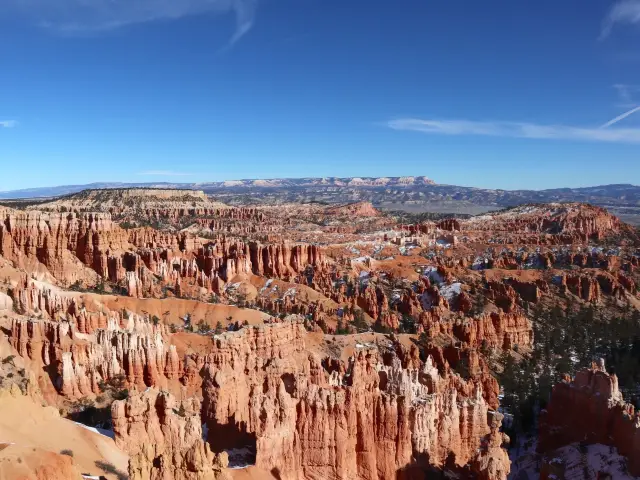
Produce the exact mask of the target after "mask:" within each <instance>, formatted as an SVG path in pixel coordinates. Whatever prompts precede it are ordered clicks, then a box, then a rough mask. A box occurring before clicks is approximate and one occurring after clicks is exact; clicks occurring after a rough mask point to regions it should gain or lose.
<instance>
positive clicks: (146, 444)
mask: <svg viewBox="0 0 640 480" xmlns="http://www.w3.org/2000/svg"><path fill="white" fill-rule="evenodd" d="M111 416H112V419H113V431H114V434H115V442H116V445H117V446H118V447H119V448H121V449H122V450H124V451H125V452H127V453H128V454H129V456H130V460H129V477H130V479H131V480H150V479H163V480H227V479H229V478H230V477H229V476H228V475H227V474H226V473H225V472H224V469H225V468H226V467H227V465H228V459H227V454H226V453H224V452H223V453H221V454H218V455H216V454H214V453H213V452H212V451H211V449H210V448H209V445H208V444H207V443H206V442H204V441H203V439H202V426H201V420H200V402H199V401H198V399H196V398H189V399H187V400H184V401H182V402H180V401H178V400H176V398H175V397H174V396H173V395H171V394H170V393H167V392H161V391H158V390H156V389H147V390H146V391H145V392H144V393H133V394H131V395H130V396H129V398H127V399H126V400H120V401H116V402H114V403H113V404H112V406H111Z"/></svg>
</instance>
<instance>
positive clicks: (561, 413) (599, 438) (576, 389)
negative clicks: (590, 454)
mask: <svg viewBox="0 0 640 480" xmlns="http://www.w3.org/2000/svg"><path fill="white" fill-rule="evenodd" d="M539 425H540V426H539V441H538V450H539V451H540V452H543V453H544V452H547V451H551V450H554V449H556V448H559V447H562V446H565V445H569V444H571V443H573V442H586V443H601V444H604V445H612V446H614V447H616V448H617V449H618V451H619V452H620V454H622V455H625V456H626V457H627V458H628V460H629V463H628V467H629V471H630V473H631V474H632V475H640V416H639V415H638V413H637V412H635V409H634V407H633V405H631V404H629V403H625V402H624V400H623V398H622V394H621V393H620V390H619V389H618V379H617V377H616V376H615V374H613V375H609V374H608V373H607V372H606V371H605V369H604V361H600V362H599V364H595V363H594V364H593V366H592V368H590V369H587V370H583V371H580V372H578V373H577V374H576V376H575V378H574V379H571V378H569V377H566V378H565V379H564V380H563V381H562V382H561V383H558V384H557V385H556V386H555V387H553V391H552V394H551V401H550V402H549V405H548V406H547V409H546V410H543V412H542V414H541V415H540V422H539Z"/></svg>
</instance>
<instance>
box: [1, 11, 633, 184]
mask: <svg viewBox="0 0 640 480" xmlns="http://www.w3.org/2000/svg"><path fill="white" fill-rule="evenodd" d="M0 31H1V32H2V48H1V49H0V167H1V173H0V190H9V189H17V188H26V187H37V186H49V185H60V184H77V183H88V182H94V181H135V182H141V181H150V182H156V181H172V182H173V181H184V182H198V181H214V180H223V179H236V178H273V177H299V176H400V175H426V176H429V177H431V178H433V179H434V180H436V181H437V182H439V183H448V184H459V185H471V186H478V187H488V188H552V187H559V186H586V185H596V184H604V183H635V184H640V163H639V162H640V112H635V113H630V114H629V115H628V116H626V117H625V118H618V117H619V116H621V115H623V114H625V113H628V112H632V111H633V109H634V108H635V107H637V106H638V105H640V0H623V1H618V2H616V1H606V0H587V1H585V0H562V1H558V0H539V1H536V2H506V1H498V0H495V1H491V0H489V1H485V2H478V1H475V0H474V1H470V0H469V1H462V0H459V1H456V0H451V1H446V2H443V1H439V2H436V1H433V0H406V1H405V0H395V1H390V0H385V1H383V0H370V1H367V2H365V1H364V0H171V1H168V0H137V1H136V2H132V1H130V0H4V1H3V2H2V3H1V4H0ZM616 119H617V120H616ZM614 120H616V121H614ZM612 121H613V122H612Z"/></svg>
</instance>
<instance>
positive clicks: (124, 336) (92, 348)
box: [10, 315, 182, 398]
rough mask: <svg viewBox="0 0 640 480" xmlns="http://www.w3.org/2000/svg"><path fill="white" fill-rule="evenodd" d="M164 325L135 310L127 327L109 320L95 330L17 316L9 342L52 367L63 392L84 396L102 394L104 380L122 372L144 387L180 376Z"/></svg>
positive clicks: (67, 394)
mask: <svg viewBox="0 0 640 480" xmlns="http://www.w3.org/2000/svg"><path fill="white" fill-rule="evenodd" d="M164 328H165V327H163V326H161V325H151V324H149V322H148V321H146V320H144V319H142V318H141V317H138V316H136V315H131V316H130V317H129V319H128V321H127V323H126V324H124V325H122V326H121V325H119V324H118V323H117V322H116V320H115V319H109V322H108V326H107V328H106V329H98V330H96V331H95V332H94V333H93V334H83V333H80V332H78V330H77V328H76V326H75V324H72V323H69V322H52V321H48V320H27V319H13V320H12V325H11V336H10V342H11V344H12V346H13V347H14V348H15V349H16V350H17V351H18V353H19V354H20V355H21V356H22V357H25V358H29V359H30V360H34V361H36V362H38V363H41V365H42V366H43V367H45V368H47V370H48V371H49V374H50V375H51V376H52V380H53V383H54V386H55V387H56V389H57V390H58V392H59V393H60V394H62V395H64V396H67V397H69V398H79V397H82V396H85V395H91V394H99V393H100V392H101V388H100V384H101V382H106V381H108V380H109V379H112V378H115V377H117V376H123V377H124V378H125V379H126V380H127V382H128V383H129V384H130V385H137V386H139V387H145V386H166V385H167V382H168V381H170V380H176V381H177V380H179V378H180V375H181V373H182V363H181V361H180V359H179V357H178V354H177V351H176V349H175V347H174V346H172V345H167V344H166V343H165V341H164V339H163V334H165V331H164Z"/></svg>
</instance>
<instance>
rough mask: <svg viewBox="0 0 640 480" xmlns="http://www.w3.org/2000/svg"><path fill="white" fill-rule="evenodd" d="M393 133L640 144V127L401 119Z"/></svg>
mask: <svg viewBox="0 0 640 480" xmlns="http://www.w3.org/2000/svg"><path fill="white" fill-rule="evenodd" d="M387 126H388V127H389V128H391V129H393V130H406V131H413V132H420V133H429V134H433V135H473V136H485V137H508V138H528V139H537V140H567V141H578V142H610V143H640V128H624V129H623V128H585V127H576V126H568V125H538V124H534V123H519V122H474V121H469V120H423V119H419V118H400V119H396V120H391V121H389V122H387Z"/></svg>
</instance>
